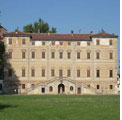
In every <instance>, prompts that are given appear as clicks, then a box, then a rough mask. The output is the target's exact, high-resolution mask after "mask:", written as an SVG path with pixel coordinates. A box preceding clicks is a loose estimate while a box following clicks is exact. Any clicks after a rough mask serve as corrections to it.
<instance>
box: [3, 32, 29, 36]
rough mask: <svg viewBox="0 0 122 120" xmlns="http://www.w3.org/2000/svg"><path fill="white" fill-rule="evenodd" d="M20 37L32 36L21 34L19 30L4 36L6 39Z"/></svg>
mask: <svg viewBox="0 0 122 120" xmlns="http://www.w3.org/2000/svg"><path fill="white" fill-rule="evenodd" d="M20 36H22V37H24V36H30V35H29V34H27V33H24V32H21V31H19V30H16V31H15V32H10V33H6V34H4V37H20Z"/></svg>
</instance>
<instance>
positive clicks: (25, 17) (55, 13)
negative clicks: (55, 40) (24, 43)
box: [0, 0, 120, 56]
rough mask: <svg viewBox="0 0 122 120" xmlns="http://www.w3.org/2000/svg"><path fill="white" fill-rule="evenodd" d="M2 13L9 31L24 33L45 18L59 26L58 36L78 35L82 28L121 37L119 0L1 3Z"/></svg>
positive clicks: (7, 0) (12, 0) (1, 19)
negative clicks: (31, 25) (32, 24)
mask: <svg viewBox="0 0 122 120" xmlns="http://www.w3.org/2000/svg"><path fill="white" fill-rule="evenodd" d="M0 11H1V12H2V13H1V16H0V23H1V24H2V25H3V26H4V27H5V28H6V29H7V30H8V32H12V31H15V29H16V28H17V27H19V30H21V31H22V30H23V26H25V25H27V24H30V23H33V22H35V21H38V18H42V19H43V20H44V21H45V22H48V23H49V25H50V27H56V29H57V33H70V32H71V30H73V31H74V33H78V32H79V29H81V33H89V32H90V31H93V32H94V33H97V32H99V31H100V30H101V29H104V31H105V32H108V33H115V34H117V35H118V36H120V1H119V0H0ZM119 42H120V40H119V38H118V44H119ZM119 49H120V47H119V45H118V51H119ZM118 56H119V52H118Z"/></svg>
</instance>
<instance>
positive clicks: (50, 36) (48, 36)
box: [31, 33, 91, 40]
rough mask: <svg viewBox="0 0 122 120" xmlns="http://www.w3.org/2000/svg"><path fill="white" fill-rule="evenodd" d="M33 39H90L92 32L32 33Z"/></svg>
mask: <svg viewBox="0 0 122 120" xmlns="http://www.w3.org/2000/svg"><path fill="white" fill-rule="evenodd" d="M31 35H32V39H33V40H90V36H91V35H90V34H57V33H32V34H31Z"/></svg>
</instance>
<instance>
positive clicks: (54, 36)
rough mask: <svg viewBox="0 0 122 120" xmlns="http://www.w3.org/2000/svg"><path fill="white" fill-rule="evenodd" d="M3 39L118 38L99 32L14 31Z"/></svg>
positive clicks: (78, 39)
mask: <svg viewBox="0 0 122 120" xmlns="http://www.w3.org/2000/svg"><path fill="white" fill-rule="evenodd" d="M4 36H5V37H26V36H28V37H31V39H32V40H71V41H72V40H77V41H80V40H91V37H110V38H111V37H113V38H114V37H118V36H117V35H114V34H109V33H105V32H103V31H102V32H101V33H98V34H93V33H88V34H83V33H79V34H74V33H71V34H59V33H24V32H21V31H18V30H16V31H15V32H10V33H6V34H4Z"/></svg>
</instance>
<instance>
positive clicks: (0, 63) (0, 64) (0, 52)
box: [0, 41, 5, 79]
mask: <svg viewBox="0 0 122 120" xmlns="http://www.w3.org/2000/svg"><path fill="white" fill-rule="evenodd" d="M4 53H5V46H4V43H3V42H1V41H0V79H1V78H3V71H4V70H3V69H4Z"/></svg>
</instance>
